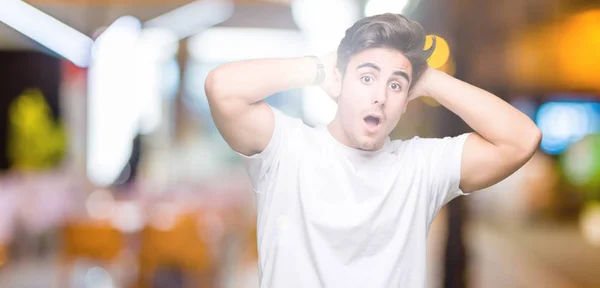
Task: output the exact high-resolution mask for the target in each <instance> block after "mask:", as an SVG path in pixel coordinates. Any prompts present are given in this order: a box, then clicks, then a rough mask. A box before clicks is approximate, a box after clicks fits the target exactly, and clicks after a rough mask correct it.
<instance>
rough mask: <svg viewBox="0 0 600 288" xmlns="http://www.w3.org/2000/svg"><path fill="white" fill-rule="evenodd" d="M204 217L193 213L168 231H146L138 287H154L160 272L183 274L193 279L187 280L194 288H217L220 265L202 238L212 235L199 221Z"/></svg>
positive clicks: (141, 251) (142, 241) (186, 215)
mask: <svg viewBox="0 0 600 288" xmlns="http://www.w3.org/2000/svg"><path fill="white" fill-rule="evenodd" d="M201 217H202V216H201V215H200V216H199V215H198V214H194V213H186V214H180V215H178V216H177V217H176V220H175V222H174V223H173V225H172V226H171V227H168V228H167V229H157V228H156V227H154V226H152V225H148V226H146V227H145V228H144V229H143V231H142V233H141V248H140V255H139V256H140V263H139V267H140V273H139V282H138V284H139V286H138V287H151V286H150V283H154V281H155V275H156V273H157V272H158V271H160V270H161V269H169V270H175V271H181V272H183V275H184V276H191V277H190V278H187V279H186V280H190V279H191V280H192V281H191V282H192V285H191V287H214V281H215V280H216V278H217V277H216V276H217V275H216V269H215V268H216V266H217V265H215V261H214V259H213V257H212V256H211V250H210V248H211V247H210V245H209V243H208V242H207V241H206V240H205V239H203V237H201V235H203V233H209V231H208V229H206V227H205V226H204V225H203V223H202V221H199V220H202V218H201ZM186 282H188V281H186ZM188 283H189V282H188ZM167 287H172V285H168V286H167ZM186 287H190V285H186Z"/></svg>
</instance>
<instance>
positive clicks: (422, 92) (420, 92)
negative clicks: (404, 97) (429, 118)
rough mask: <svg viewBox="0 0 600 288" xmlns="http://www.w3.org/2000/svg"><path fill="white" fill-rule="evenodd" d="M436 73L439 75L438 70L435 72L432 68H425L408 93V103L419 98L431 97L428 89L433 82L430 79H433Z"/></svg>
mask: <svg viewBox="0 0 600 288" xmlns="http://www.w3.org/2000/svg"><path fill="white" fill-rule="evenodd" d="M437 73H439V71H438V70H436V69H435V68H432V67H430V66H427V68H425V71H423V73H421V78H419V80H418V82H417V83H416V84H415V86H414V87H413V88H412V90H411V91H410V92H409V94H408V101H411V100H414V99H417V98H419V97H421V96H431V94H430V92H429V91H430V90H429V87H431V86H430V85H432V83H434V82H435V81H432V80H431V78H433V77H435V75H434V74H437Z"/></svg>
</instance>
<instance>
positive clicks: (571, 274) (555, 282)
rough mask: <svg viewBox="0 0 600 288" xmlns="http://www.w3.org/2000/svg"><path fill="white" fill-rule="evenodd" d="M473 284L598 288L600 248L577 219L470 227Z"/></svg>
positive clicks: (467, 233)
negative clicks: (584, 234) (588, 239)
mask: <svg viewBox="0 0 600 288" xmlns="http://www.w3.org/2000/svg"><path fill="white" fill-rule="evenodd" d="M465 239H466V241H467V245H468V247H469V248H470V260H471V261H470V264H469V265H470V267H469V271H470V275H469V280H470V282H471V287H561V288H563V287H600V247H595V246H592V245H591V244H589V243H587V242H585V240H584V238H583V237H582V235H581V233H580V232H579V229H578V226H577V223H541V224H535V225H528V226H521V227H506V226H500V225H493V224H490V223H486V222H483V221H480V222H472V223H470V224H469V225H468V226H467V229H466V237H465Z"/></svg>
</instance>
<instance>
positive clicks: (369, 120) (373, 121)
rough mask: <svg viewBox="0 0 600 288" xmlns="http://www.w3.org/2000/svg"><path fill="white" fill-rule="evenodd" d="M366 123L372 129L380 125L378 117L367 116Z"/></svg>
mask: <svg viewBox="0 0 600 288" xmlns="http://www.w3.org/2000/svg"><path fill="white" fill-rule="evenodd" d="M364 120H365V123H367V125H368V126H369V127H371V128H373V127H377V125H379V121H380V120H379V117H376V116H367V117H365V119H364Z"/></svg>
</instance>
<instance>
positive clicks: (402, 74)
mask: <svg viewBox="0 0 600 288" xmlns="http://www.w3.org/2000/svg"><path fill="white" fill-rule="evenodd" d="M365 67H368V68H372V69H375V70H377V71H379V72H381V68H379V66H377V65H375V64H373V63H371V62H366V63H363V64H360V65H358V67H356V70H358V69H360V68H365ZM392 75H396V76H400V77H402V78H404V79H405V80H406V82H407V83H410V76H408V74H407V73H406V72H404V71H400V70H396V71H394V73H392Z"/></svg>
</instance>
